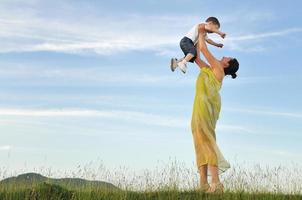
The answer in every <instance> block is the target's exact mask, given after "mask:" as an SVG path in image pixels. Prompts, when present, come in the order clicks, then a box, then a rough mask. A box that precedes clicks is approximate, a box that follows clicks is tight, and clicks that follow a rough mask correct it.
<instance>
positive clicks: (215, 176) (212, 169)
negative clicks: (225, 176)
mask: <svg viewBox="0 0 302 200" xmlns="http://www.w3.org/2000/svg"><path fill="white" fill-rule="evenodd" d="M208 167H209V170H210V172H211V175H212V183H219V182H220V180H219V176H218V167H217V166H214V165H209V166H208Z"/></svg>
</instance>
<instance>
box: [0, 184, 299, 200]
mask: <svg viewBox="0 0 302 200" xmlns="http://www.w3.org/2000/svg"><path fill="white" fill-rule="evenodd" d="M0 199H11V200H18V199H20V200H21V199H22V200H23V199H28V200H29V199H45V200H51V199H53V200H59V199H74V200H80V199H84V200H85V199H104V200H122V199H129V200H140V199H141V200H149V199H150V200H151V199H161V200H172V199H173V200H186V199H188V200H189V199H192V200H193V199H209V200H210V199H213V200H216V199H217V200H218V199H228V200H236V199H263V200H279V199H280V200H281V199H297V200H298V199H299V200H300V199H302V195H286V194H278V193H247V192H230V191H226V192H225V193H224V194H221V195H218V194H216V195H215V194H205V193H201V192H196V191H178V190H166V191H165V190H159V191H152V192H147V191H145V192H135V191H118V192H117V191H116V192H111V191H105V190H79V191H75V190H68V189H67V188H63V187H61V186H57V185H53V184H47V183H43V184H40V185H37V186H35V187H32V188H27V189H15V190H8V191H6V190H2V191H1V192H0Z"/></svg>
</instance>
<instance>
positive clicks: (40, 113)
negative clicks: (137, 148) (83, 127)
mask: <svg viewBox="0 0 302 200" xmlns="http://www.w3.org/2000/svg"><path fill="white" fill-rule="evenodd" d="M0 116H15V117H55V118H58V117H84V118H86V117H97V118H104V119H112V120H118V121H128V122H133V123H141V124H146V125H154V126H164V127H171V128H190V119H187V118H181V117H172V116H168V115H159V114H152V113H146V112H136V111H127V110H87V109H86V110H85V109H70V108H69V109H67V108H64V109H5V108H1V109H0ZM3 123H5V121H3ZM217 130H218V131H222V132H224V131H227V132H229V131H231V132H239V133H248V134H254V133H257V131H255V130H253V129H251V128H248V127H244V126H238V125H230V124H217Z"/></svg>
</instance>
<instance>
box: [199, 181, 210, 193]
mask: <svg viewBox="0 0 302 200" xmlns="http://www.w3.org/2000/svg"><path fill="white" fill-rule="evenodd" d="M209 188H210V184H209V183H205V184H201V185H200V186H199V188H198V190H197V191H199V192H206V191H207V190H208V189H209Z"/></svg>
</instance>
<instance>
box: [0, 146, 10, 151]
mask: <svg viewBox="0 0 302 200" xmlns="http://www.w3.org/2000/svg"><path fill="white" fill-rule="evenodd" d="M11 149H12V146H10V145H3V146H0V151H9V150H11Z"/></svg>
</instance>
